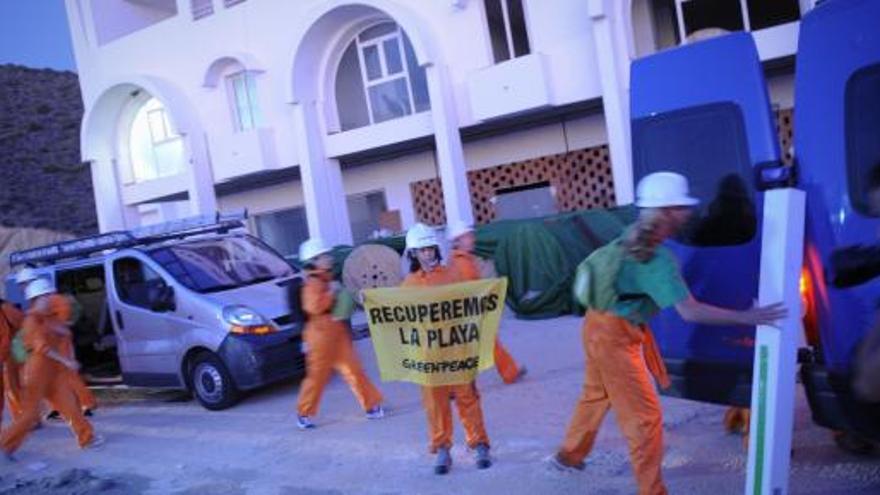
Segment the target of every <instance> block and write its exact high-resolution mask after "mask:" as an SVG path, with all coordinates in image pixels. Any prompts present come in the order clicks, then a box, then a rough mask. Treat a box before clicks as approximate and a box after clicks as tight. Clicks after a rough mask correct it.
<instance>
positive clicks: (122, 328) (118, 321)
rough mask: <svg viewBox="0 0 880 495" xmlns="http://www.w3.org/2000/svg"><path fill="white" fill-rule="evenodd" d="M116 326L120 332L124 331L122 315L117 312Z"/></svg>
mask: <svg viewBox="0 0 880 495" xmlns="http://www.w3.org/2000/svg"><path fill="white" fill-rule="evenodd" d="M116 325H118V326H119V329H120V330H125V323H123V321H122V313H120V312H119V310H118V309H117V310H116Z"/></svg>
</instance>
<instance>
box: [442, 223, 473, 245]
mask: <svg viewBox="0 0 880 495" xmlns="http://www.w3.org/2000/svg"><path fill="white" fill-rule="evenodd" d="M473 231H474V228H473V226H471V224H469V223H466V222H463V221H461V220H453V221H452V222H449V225H447V226H446V238H447V239H449V240H450V241H454V240H455V239H458V238H459V237H461V236H463V235H465V234H467V233H468V232H473Z"/></svg>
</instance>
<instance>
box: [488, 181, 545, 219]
mask: <svg viewBox="0 0 880 495" xmlns="http://www.w3.org/2000/svg"><path fill="white" fill-rule="evenodd" d="M557 213H559V208H558V206H557V205H556V195H555V193H554V190H553V187H552V186H551V185H550V183H549V182H546V181H545V182H537V183H535V184H528V185H525V186H518V187H511V188H507V189H500V190H498V191H496V195H495V220H517V219H523V218H538V217H543V216H547V215H555V214H557Z"/></svg>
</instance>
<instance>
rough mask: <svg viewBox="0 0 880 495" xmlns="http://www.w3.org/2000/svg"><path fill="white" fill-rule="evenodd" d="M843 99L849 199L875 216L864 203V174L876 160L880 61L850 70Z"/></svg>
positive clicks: (879, 157)
mask: <svg viewBox="0 0 880 495" xmlns="http://www.w3.org/2000/svg"><path fill="white" fill-rule="evenodd" d="M844 99H845V105H846V106H845V108H844V112H845V118H846V124H845V125H846V128H845V130H844V132H845V135H846V168H847V183H848V185H849V197H850V201H852V204H853V207H854V208H855V209H856V211H858V212H859V213H861V214H863V215H866V216H878V213H877V212H871V211H870V208H869V206H868V174H869V173H870V171H871V169H872V168H873V167H874V166H875V165H877V164H878V163H880V64H877V65H872V66H869V67H866V68H864V69H861V70H859V71H857V72H856V73H854V74H853V75H852V76H851V77H850V78H849V81H847V83H846V95H845V96H844Z"/></svg>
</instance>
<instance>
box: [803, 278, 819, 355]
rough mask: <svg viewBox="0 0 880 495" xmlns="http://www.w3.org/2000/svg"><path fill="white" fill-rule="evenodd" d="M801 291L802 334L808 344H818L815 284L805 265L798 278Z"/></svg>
mask: <svg viewBox="0 0 880 495" xmlns="http://www.w3.org/2000/svg"><path fill="white" fill-rule="evenodd" d="M799 285H800V293H801V319H802V321H803V324H804V335H805V338H806V341H807V344H808V345H810V346H818V345H819V319H818V314H817V311H816V285H815V283H814V281H813V276H812V275H811V274H810V269H809V268H808V267H806V266H804V267H803V269H801V278H800V284H799Z"/></svg>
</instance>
